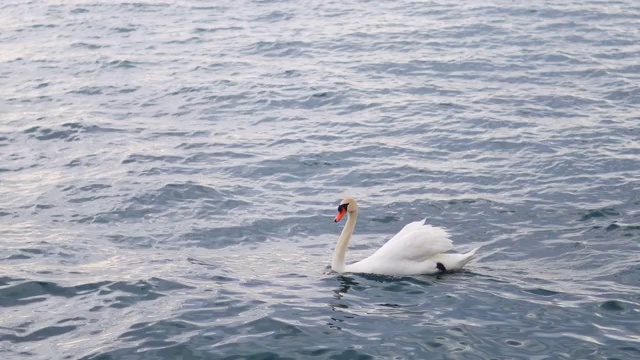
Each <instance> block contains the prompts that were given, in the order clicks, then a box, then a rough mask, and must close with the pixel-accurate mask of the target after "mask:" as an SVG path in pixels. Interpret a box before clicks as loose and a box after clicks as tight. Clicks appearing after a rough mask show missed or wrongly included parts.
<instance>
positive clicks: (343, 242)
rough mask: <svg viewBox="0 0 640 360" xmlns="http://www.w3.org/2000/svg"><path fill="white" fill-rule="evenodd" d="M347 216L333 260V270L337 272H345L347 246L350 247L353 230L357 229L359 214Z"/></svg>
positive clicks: (354, 213) (355, 212)
mask: <svg viewBox="0 0 640 360" xmlns="http://www.w3.org/2000/svg"><path fill="white" fill-rule="evenodd" d="M347 216H348V218H347V223H346V224H345V225H344V228H343V229H342V233H341V234H340V238H339V239H338V243H337V244H336V249H335V250H334V251H333V259H332V260H331V269H332V270H333V271H337V272H344V268H345V263H344V262H345V256H346V254H347V246H349V241H351V235H353V229H355V227H356V220H357V219H358V212H357V211H354V212H353V213H349V214H348V215H347Z"/></svg>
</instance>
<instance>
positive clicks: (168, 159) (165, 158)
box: [122, 154, 183, 164]
mask: <svg viewBox="0 0 640 360" xmlns="http://www.w3.org/2000/svg"><path fill="white" fill-rule="evenodd" d="M182 160H183V158H182V157H180V156H171V155H159V156H154V155H141V154H133V155H129V156H128V157H127V158H126V159H125V160H123V161H122V163H123V164H131V163H141V164H145V163H151V162H162V163H169V164H175V163H179V162H181V161H182Z"/></svg>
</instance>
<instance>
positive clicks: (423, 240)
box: [377, 220, 453, 261]
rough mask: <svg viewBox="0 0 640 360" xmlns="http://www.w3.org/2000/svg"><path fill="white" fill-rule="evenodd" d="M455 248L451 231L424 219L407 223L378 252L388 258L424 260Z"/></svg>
mask: <svg viewBox="0 0 640 360" xmlns="http://www.w3.org/2000/svg"><path fill="white" fill-rule="evenodd" d="M451 249H453V243H452V242H451V239H450V238H449V233H447V231H446V230H445V229H443V228H440V227H437V226H431V225H425V224H424V220H423V221H416V222H412V223H409V224H407V225H406V226H405V227H404V228H402V230H400V232H398V233H397V234H396V235H395V236H394V237H392V238H391V239H390V240H389V241H387V243H386V244H384V245H383V246H382V247H381V248H380V250H378V251H377V253H381V255H382V254H384V256H385V257H386V258H387V259H394V260H400V259H410V260H418V261H419V260H424V259H428V258H430V257H432V256H435V255H437V254H440V253H443V252H446V251H449V250H451Z"/></svg>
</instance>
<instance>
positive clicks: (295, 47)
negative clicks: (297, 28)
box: [242, 41, 312, 58]
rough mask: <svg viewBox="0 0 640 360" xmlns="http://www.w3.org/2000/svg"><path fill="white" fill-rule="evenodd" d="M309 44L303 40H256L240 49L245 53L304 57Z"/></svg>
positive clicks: (309, 46)
mask: <svg viewBox="0 0 640 360" xmlns="http://www.w3.org/2000/svg"><path fill="white" fill-rule="evenodd" d="M311 48H312V46H311V44H309V43H307V42H304V41H258V42H256V43H253V44H251V45H250V46H248V47H246V48H245V49H243V50H242V53H243V54H246V55H262V56H265V57H287V58H298V57H306V56H310V55H307V54H308V52H309V50H310V49H311Z"/></svg>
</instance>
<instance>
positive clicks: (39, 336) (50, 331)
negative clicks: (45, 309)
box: [0, 325, 78, 343]
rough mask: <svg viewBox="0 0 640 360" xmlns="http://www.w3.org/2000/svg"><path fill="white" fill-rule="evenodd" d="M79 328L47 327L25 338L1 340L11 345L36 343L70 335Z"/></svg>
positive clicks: (6, 337)
mask: <svg viewBox="0 0 640 360" xmlns="http://www.w3.org/2000/svg"><path fill="white" fill-rule="evenodd" d="M77 328H78V327H77V326H74V325H67V326H47V327H45V328H42V329H39V330H36V331H34V332H32V333H29V334H26V335H24V336H17V335H12V334H4V335H0V340H1V341H8V342H10V343H21V342H36V341H41V340H45V339H49V338H51V337H54V336H59V335H63V334H66V333H69V332H71V331H73V330H76V329H77Z"/></svg>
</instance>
